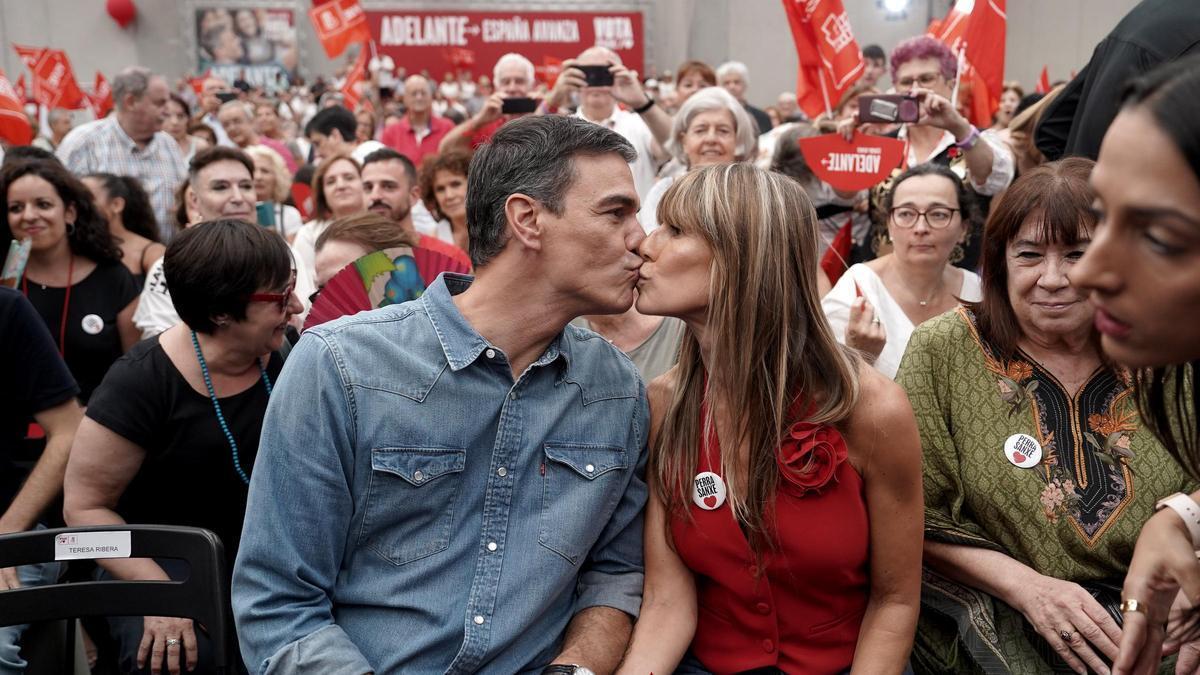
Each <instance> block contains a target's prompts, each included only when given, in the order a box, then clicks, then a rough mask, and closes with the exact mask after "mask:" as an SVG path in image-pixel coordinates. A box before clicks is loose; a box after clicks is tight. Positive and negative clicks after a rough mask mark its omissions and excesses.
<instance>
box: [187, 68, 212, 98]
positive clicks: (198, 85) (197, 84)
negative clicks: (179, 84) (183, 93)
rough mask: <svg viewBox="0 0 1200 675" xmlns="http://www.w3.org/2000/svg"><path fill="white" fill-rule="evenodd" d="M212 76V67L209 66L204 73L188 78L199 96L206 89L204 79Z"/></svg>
mask: <svg viewBox="0 0 1200 675" xmlns="http://www.w3.org/2000/svg"><path fill="white" fill-rule="evenodd" d="M211 76H212V68H209V69H208V70H206V71H204V73H203V74H202V75H197V76H196V77H189V78H188V84H190V85H192V91H194V92H196V95H197V96H199V95H200V92H202V91H204V81H205V80H207V79H208V78H209V77H211Z"/></svg>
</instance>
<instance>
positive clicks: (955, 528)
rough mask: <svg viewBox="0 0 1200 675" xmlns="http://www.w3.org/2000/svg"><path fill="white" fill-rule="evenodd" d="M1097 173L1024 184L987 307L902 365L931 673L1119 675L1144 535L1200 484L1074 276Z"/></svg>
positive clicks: (925, 654)
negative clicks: (913, 450)
mask: <svg viewBox="0 0 1200 675" xmlns="http://www.w3.org/2000/svg"><path fill="white" fill-rule="evenodd" d="M1091 168H1092V162H1091V161H1090V160H1086V159H1079V158H1075V159H1067V160H1063V161H1060V162H1055V163H1052V164H1048V165H1044V166H1042V167H1040V168H1038V169H1035V170H1034V171H1031V172H1030V173H1028V174H1026V175H1024V176H1022V177H1021V178H1020V179H1019V180H1018V181H1017V182H1015V183H1014V184H1013V186H1012V187H1011V188H1009V190H1008V192H1007V194H1005V196H1004V197H1003V199H1002V200H1001V201H1000V202H999V203H997V205H996V208H995V211H994V212H993V214H992V216H991V217H990V218H989V220H988V223H987V227H986V232H985V236H984V251H983V274H982V282H983V299H982V300H981V301H980V302H978V303H970V304H969V305H967V306H966V307H960V308H959V309H957V310H955V311H952V312H948V313H946V314H943V315H942V316H940V317H938V318H936V319H933V320H930V321H928V322H926V323H924V324H922V325H921V326H920V327H919V328H918V329H917V331H916V332H914V333H913V336H912V338H911V340H910V342H909V344H908V349H907V351H906V353H905V356H904V359H903V361H902V363H901V366H900V371H899V374H898V375H897V381H898V382H899V383H900V384H901V386H903V387H904V388H905V390H906V391H907V393H908V396H909V400H910V401H911V403H912V405H913V409H914V411H915V413H916V418H917V424H918V427H919V429H920V432H921V442H922V447H923V451H924V459H925V464H924V482H925V570H924V574H923V582H924V583H923V589H922V607H921V618H920V624H919V627H918V629H917V640H916V646H915V648H914V653H913V667H914V670H916V671H917V672H937V673H944V672H956V673H1014V674H1019V675H1035V674H1039V673H1055V672H1072V671H1075V672H1080V673H1083V672H1088V671H1089V670H1090V671H1092V672H1098V673H1108V672H1109V670H1108V664H1109V663H1111V662H1112V660H1113V659H1114V658H1115V657H1116V655H1117V645H1118V644H1119V643H1120V641H1121V629H1120V613H1119V611H1118V609H1117V608H1118V604H1119V602H1120V597H1119V593H1120V587H1121V582H1122V578H1123V577H1124V574H1125V571H1126V568H1127V565H1128V563H1129V559H1130V556H1131V554H1132V550H1133V545H1134V542H1135V540H1136V538H1137V533H1138V530H1139V528H1140V527H1141V525H1142V523H1144V522H1145V521H1146V519H1147V518H1149V517H1150V516H1151V514H1152V513H1153V512H1154V504H1155V501H1156V500H1158V499H1159V498H1160V497H1163V496H1165V495H1168V494H1171V493H1173V492H1177V491H1179V490H1189V489H1190V488H1191V487H1193V486H1192V484H1191V482H1190V481H1189V479H1187V478H1186V477H1185V474H1184V472H1183V470H1182V469H1181V468H1180V467H1179V465H1178V464H1177V463H1176V462H1175V461H1174V460H1173V459H1172V458H1171V457H1170V456H1169V455H1168V454H1167V453H1166V451H1165V450H1164V449H1163V448H1162V447H1161V446H1160V445H1159V444H1158V443H1157V441H1155V439H1154V437H1153V435H1152V434H1151V433H1149V432H1148V431H1146V430H1144V429H1142V428H1141V425H1140V422H1139V418H1138V415H1137V406H1136V403H1135V400H1134V398H1133V396H1132V393H1133V389H1132V379H1131V377H1130V375H1129V373H1128V372H1126V371H1124V370H1121V369H1119V368H1115V367H1113V366H1111V365H1110V364H1109V363H1108V362H1106V361H1105V360H1104V358H1103V356H1102V354H1101V352H1100V348H1099V341H1098V338H1097V334H1096V331H1095V329H1094V328H1093V308H1092V306H1091V304H1090V303H1089V302H1088V299H1087V297H1086V296H1085V295H1084V294H1082V293H1081V292H1080V291H1079V290H1078V289H1076V288H1073V287H1072V286H1071V284H1070V282H1069V281H1068V279H1067V272H1068V271H1069V270H1070V269H1071V267H1072V266H1073V265H1074V264H1075V263H1076V261H1078V260H1079V259H1080V258H1081V257H1082V255H1083V252H1084V250H1085V249H1086V247H1087V244H1088V241H1089V239H1090V236H1091V231H1092V228H1093V227H1094V225H1095V218H1094V216H1093V215H1092V213H1091V210H1090V207H1091V204H1092V200H1093V199H1094V195H1093V193H1092V191H1091V190H1090V189H1089V187H1088V176H1089V174H1090V172H1091Z"/></svg>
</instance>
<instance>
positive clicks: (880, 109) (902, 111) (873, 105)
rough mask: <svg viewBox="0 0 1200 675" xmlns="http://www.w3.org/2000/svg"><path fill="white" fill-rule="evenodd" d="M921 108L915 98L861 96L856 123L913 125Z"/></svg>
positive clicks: (892, 95) (905, 96)
mask: <svg viewBox="0 0 1200 675" xmlns="http://www.w3.org/2000/svg"><path fill="white" fill-rule="evenodd" d="M920 114H921V106H920V105H919V104H918V103H917V97H916V96H908V95H902V94H884V95H881V96H862V97H860V98H859V99H858V121H860V122H883V123H885V124H891V123H895V122H904V123H909V124H911V123H914V122H916V121H917V118H918V117H920Z"/></svg>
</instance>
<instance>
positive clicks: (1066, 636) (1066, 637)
mask: <svg viewBox="0 0 1200 675" xmlns="http://www.w3.org/2000/svg"><path fill="white" fill-rule="evenodd" d="M1074 635H1075V632H1074V631H1069V630H1067V629H1065V628H1064V629H1062V630H1060V631H1058V637H1060V638H1062V641H1063V642H1068V643H1069V642H1070V641H1071V638H1072V637H1074Z"/></svg>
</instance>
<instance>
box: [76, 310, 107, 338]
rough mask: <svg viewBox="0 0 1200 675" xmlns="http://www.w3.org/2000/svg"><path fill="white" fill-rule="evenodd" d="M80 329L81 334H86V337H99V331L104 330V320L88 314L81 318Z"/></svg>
mask: <svg viewBox="0 0 1200 675" xmlns="http://www.w3.org/2000/svg"><path fill="white" fill-rule="evenodd" d="M80 327H81V328H83V332H85V333H87V334H88V335H99V334H100V331H102V330H104V319H101V318H100V317H99V316H97V315H95V314H88V315H87V316H85V317H83V321H82V322H81V323H80Z"/></svg>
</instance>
